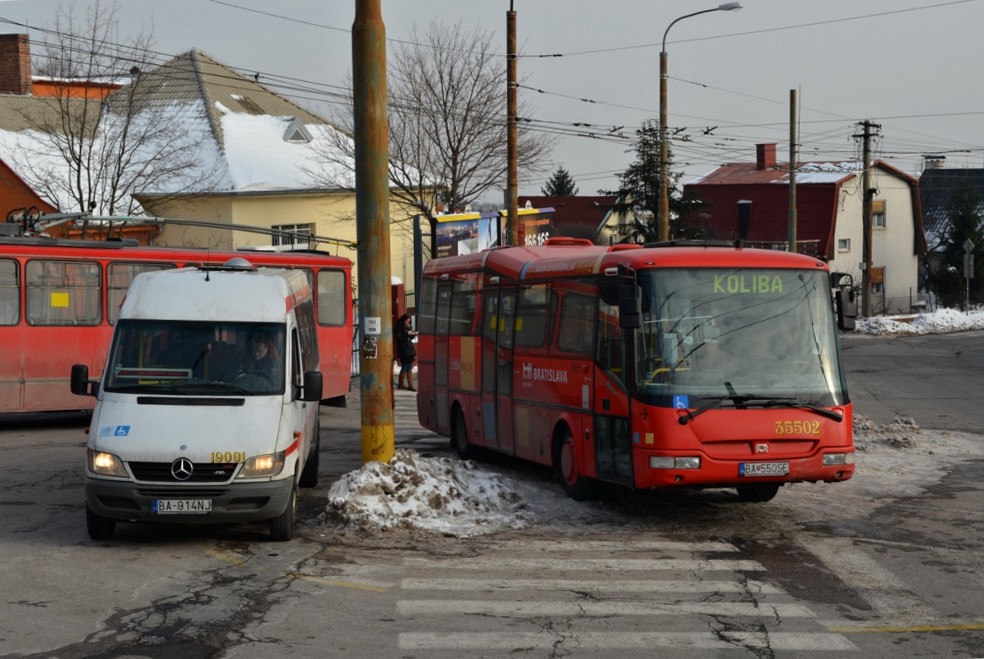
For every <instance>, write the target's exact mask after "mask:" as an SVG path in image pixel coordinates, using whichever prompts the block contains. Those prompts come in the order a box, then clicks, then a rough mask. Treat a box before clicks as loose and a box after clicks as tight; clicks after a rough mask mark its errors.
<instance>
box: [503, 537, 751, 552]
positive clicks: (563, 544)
mask: <svg viewBox="0 0 984 659" xmlns="http://www.w3.org/2000/svg"><path fill="white" fill-rule="evenodd" d="M523 550H524V551H529V552H530V553H532V552H540V551H542V552H566V551H572V552H577V553H578V554H582V555H583V554H586V553H589V552H593V551H604V552H618V553H620V554H625V553H628V552H635V551H673V552H686V553H693V552H708V553H710V552H720V553H724V552H737V551H738V548H737V547H735V546H734V545H733V544H731V543H730V542H676V541H673V540H636V541H631V542H625V541H619V540H530V541H528V542H524V543H523Z"/></svg>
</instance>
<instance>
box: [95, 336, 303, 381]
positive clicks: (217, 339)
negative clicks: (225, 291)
mask: <svg viewBox="0 0 984 659" xmlns="http://www.w3.org/2000/svg"><path fill="white" fill-rule="evenodd" d="M284 336H285V333H284V325H282V324H277V323H214V322H201V321H196V322H188V321H173V320H120V321H119V324H118V325H117V328H116V333H115V334H114V336H113V346H112V348H111V350H110V358H109V362H108V365H107V371H108V374H107V377H106V383H105V390H106V391H113V392H125V393H139V394H155V393H160V394H167V395H174V396H209V395H214V396H228V395H274V394H282V393H283V391H284V345H285V342H284Z"/></svg>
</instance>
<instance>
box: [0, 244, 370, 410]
mask: <svg viewBox="0 0 984 659" xmlns="http://www.w3.org/2000/svg"><path fill="white" fill-rule="evenodd" d="M114 244H116V245H118V246H115V247H109V246H107V245H106V244H105V243H101V242H98V241H57V240H51V241H48V240H39V239H17V238H5V239H0V262H4V261H7V262H9V261H15V262H16V263H17V266H16V267H17V277H18V281H19V287H20V289H19V293H18V295H19V298H18V305H19V318H18V320H17V323H16V324H7V325H2V324H0V345H2V346H3V348H2V350H3V353H2V354H3V357H2V359H0V412H42V411H59V410H82V409H91V408H92V407H93V405H94V404H95V398H92V397H90V396H76V395H74V394H72V393H71V391H70V390H69V376H70V373H71V369H72V365H73V364H85V365H87V366H88V367H89V372H90V373H91V374H92V377H95V376H96V375H97V374H99V373H101V372H102V369H103V367H104V365H105V362H106V355H107V353H108V351H109V344H110V340H111V337H112V333H113V325H110V324H109V309H108V304H109V300H108V294H107V282H108V277H107V264H109V263H139V264H145V263H146V264H149V263H162V264H169V265H173V266H175V267H184V266H194V265H200V264H212V265H215V266H219V265H222V264H223V263H225V262H226V261H228V260H229V259H231V258H234V257H239V258H244V259H246V260H247V261H249V262H250V263H252V264H253V265H255V266H258V267H260V266H266V267H276V268H294V269H305V270H309V271H312V272H316V271H321V270H333V271H339V272H341V273H343V275H344V276H343V277H342V280H343V282H344V286H345V292H344V298H343V299H344V300H346V304H347V308H346V310H345V320H344V322H343V323H342V324H340V325H332V326H327V325H322V324H320V322H319V323H318V346H319V350H320V354H321V361H320V364H321V372H322V374H323V379H324V397H323V398H324V400H328V399H331V398H337V397H340V396H344V395H345V394H346V393H348V391H349V388H350V382H351V365H352V335H353V318H352V308H351V304H352V295H351V288H350V287H351V270H352V262H351V261H350V260H349V259H346V258H342V257H336V256H331V255H329V254H323V253H314V252H270V251H259V250H240V251H222V252H220V251H213V250H205V249H196V248H187V249H182V248H168V247H145V246H136V245H129V244H117V243H114ZM31 260H53V261H69V262H94V263H98V264H99V268H100V281H101V292H100V296H101V297H100V311H99V313H100V315H101V317H100V320H99V322H98V323H97V324H86V325H81V324H80V325H31V324H29V323H28V322H27V318H26V291H25V289H26V286H25V264H26V263H27V262H28V261H31ZM317 288H318V287H317V285H316V284H315V285H314V292H315V296H316V299H315V307H316V308H317V295H318V293H319V292H318V290H317Z"/></svg>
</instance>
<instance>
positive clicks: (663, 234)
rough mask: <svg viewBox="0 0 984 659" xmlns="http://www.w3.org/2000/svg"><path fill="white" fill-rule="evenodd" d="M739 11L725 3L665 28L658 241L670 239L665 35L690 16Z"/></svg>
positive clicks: (661, 61)
mask: <svg viewBox="0 0 984 659" xmlns="http://www.w3.org/2000/svg"><path fill="white" fill-rule="evenodd" d="M738 9H741V3H740V2H725V3H724V4H720V5H718V6H717V7H714V8H712V9H702V10H701V11H695V12H693V13H692V14H684V15H683V16H681V17H680V18H677V19H675V20H674V21H673V22H672V23H670V24H669V25H668V26H667V27H666V32H664V33H663V49H662V50H661V51H660V53H659V214H658V216H657V221H658V226H659V239H660V240H661V241H667V240H669V239H670V190H669V188H670V183H669V181H670V173H669V171H668V170H669V167H670V162H669V160H670V155H669V147H668V145H667V144H666V81H667V80H668V79H669V75H668V74H667V72H666V59H667V57H666V35H667V34H669V32H670V28H671V27H673V26H674V25H676V24H677V23H679V22H680V21H682V20H683V19H685V18H690V17H691V16H699V15H700V14H709V13H711V12H712V11H736V10H738Z"/></svg>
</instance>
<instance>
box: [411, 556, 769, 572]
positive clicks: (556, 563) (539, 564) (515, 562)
mask: <svg viewBox="0 0 984 659" xmlns="http://www.w3.org/2000/svg"><path fill="white" fill-rule="evenodd" d="M404 565H407V566H409V567H417V568H433V569H435V570H442V571H445V572H446V571H447V569H448V565H447V561H446V560H443V559H434V558H424V557H408V558H406V559H404ZM482 569H484V570H533V571H537V572H539V571H545V570H552V571H579V570H590V571H598V570H631V571H640V570H682V571H688V572H707V571H712V570H726V571H729V572H764V571H765V567H763V566H762V564H761V563H759V562H758V561H744V560H736V559H670V558H666V559H660V558H564V559H560V558H557V557H554V558H494V557H490V558H483V559H482Z"/></svg>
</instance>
